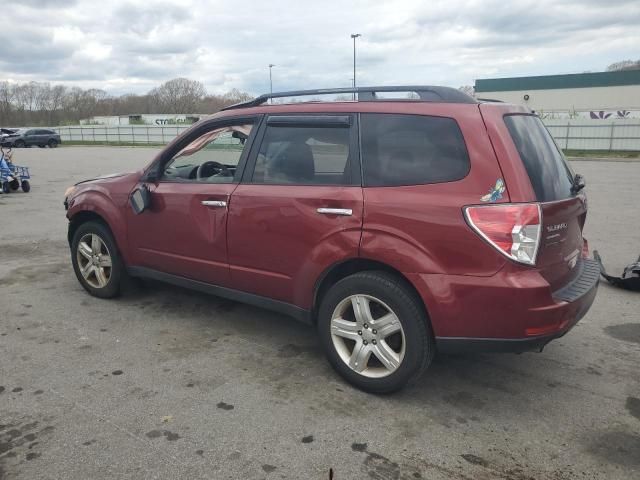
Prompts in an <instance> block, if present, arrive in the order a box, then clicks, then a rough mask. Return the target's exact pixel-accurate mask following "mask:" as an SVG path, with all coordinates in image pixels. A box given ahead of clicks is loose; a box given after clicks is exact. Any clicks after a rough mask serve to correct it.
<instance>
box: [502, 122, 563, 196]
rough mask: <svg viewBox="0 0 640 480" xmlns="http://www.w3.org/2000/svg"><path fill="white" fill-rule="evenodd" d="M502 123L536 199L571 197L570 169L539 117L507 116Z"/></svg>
mask: <svg viewBox="0 0 640 480" xmlns="http://www.w3.org/2000/svg"><path fill="white" fill-rule="evenodd" d="M504 122H505V124H506V125H507V129H508V130H509V133H510V134H511V138H512V139H513V143H514V144H515V146H516V149H517V150H518V153H519V154H520V159H521V160H522V163H523V165H524V168H525V170H526V171H527V174H528V175H529V180H530V181H531V186H532V187H533V190H534V192H535V194H536V198H537V199H538V201H539V202H552V201H554V200H562V199H565V198H568V197H570V196H571V186H572V184H573V176H574V175H573V172H572V171H571V168H570V167H569V165H567V162H566V161H565V159H564V155H563V154H562V153H561V152H560V149H559V148H558V146H557V145H556V143H555V142H554V140H553V137H551V134H550V133H549V132H548V131H547V129H546V128H545V126H544V125H543V123H542V121H541V120H540V118H538V117H537V116H534V115H506V116H505V117H504Z"/></svg>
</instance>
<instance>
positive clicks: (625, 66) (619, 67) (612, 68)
mask: <svg viewBox="0 0 640 480" xmlns="http://www.w3.org/2000/svg"><path fill="white" fill-rule="evenodd" d="M623 70H640V60H622V61H620V62H615V63H612V64H611V65H609V66H608V67H607V72H619V71H623Z"/></svg>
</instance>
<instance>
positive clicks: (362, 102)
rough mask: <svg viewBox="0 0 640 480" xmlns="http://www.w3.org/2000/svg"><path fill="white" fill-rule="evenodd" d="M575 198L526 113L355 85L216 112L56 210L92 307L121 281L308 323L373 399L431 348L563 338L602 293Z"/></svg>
mask: <svg viewBox="0 0 640 480" xmlns="http://www.w3.org/2000/svg"><path fill="white" fill-rule="evenodd" d="M401 92H410V95H409V96H405V97H404V98H398V96H399V95H401ZM345 93H346V94H348V96H347V97H346V98H347V100H344V98H345V97H342V98H343V100H341V101H332V102H318V101H312V102H300V101H298V102H296V103H290V104H284V103H277V104H272V103H267V102H272V101H273V100H272V99H273V98H284V97H299V96H312V97H313V96H315V97H317V96H320V95H324V94H345ZM351 95H353V100H351ZM389 95H391V96H394V97H395V98H391V99H390V98H388V96H389ZM385 97H387V98H385ZM582 187H584V181H583V180H582V177H581V176H580V175H575V174H574V173H573V172H572V171H571V168H570V167H569V166H568V165H567V163H566V161H565V159H564V157H563V155H562V153H561V152H560V151H559V149H558V147H557V146H556V144H555V143H554V141H553V139H552V138H551V136H550V135H549V133H548V132H547V130H546V129H545V127H544V126H543V124H542V122H541V121H540V119H539V118H538V117H537V116H535V115H534V114H532V113H531V112H530V111H529V110H527V109H525V108H524V107H520V106H514V105H507V104H503V103H498V102H491V101H487V102H483V101H476V100H475V99H473V98H471V97H469V96H467V95H466V94H464V93H462V92H460V91H458V90H455V89H451V88H446V87H415V86H411V87H366V88H363V87H359V88H357V89H331V90H313V91H300V92H285V93H279V94H272V95H263V96H261V97H258V98H256V99H255V100H252V101H249V102H246V103H243V104H238V105H234V106H232V107H228V108H226V109H225V110H224V111H222V112H220V113H218V114H216V115H214V116H212V117H210V118H207V119H204V120H201V121H200V122H198V123H196V124H195V125H194V126H193V127H191V128H190V129H189V130H187V131H186V132H184V133H183V134H182V135H180V136H179V137H178V138H176V139H175V140H174V141H172V142H171V143H170V144H169V145H168V146H167V147H166V148H164V149H163V150H162V151H161V152H160V153H159V154H158V155H157V157H156V158H155V159H154V160H153V161H152V162H151V163H150V164H149V165H148V166H147V167H146V168H145V169H144V170H142V171H137V172H133V173H127V174H122V175H112V176H109V177H101V178H97V179H93V180H88V181H86V182H81V183H79V184H77V185H75V186H74V187H71V188H70V189H69V190H68V191H67V194H66V198H65V206H66V208H67V218H68V219H69V235H68V239H69V244H70V247H71V258H72V262H73V268H74V270H75V273H76V276H77V277H78V280H79V281H80V283H81V284H82V286H83V287H84V288H85V289H86V290H87V291H88V292H89V293H91V294H92V295H95V296H98V297H102V298H106V297H113V296H115V295H117V294H118V292H119V290H120V286H121V283H122V282H123V280H124V279H125V277H126V276H131V277H142V278H152V279H156V280H161V281H165V282H168V283H171V284H174V285H178V286H181V287H186V288H192V289H196V290H200V291H202V292H207V293H211V294H214V295H219V296H223V297H227V298H230V299H233V300H237V301H242V302H246V303H250V304H253V305H259V306H262V307H265V308H271V309H274V310H277V311H280V312H282V313H285V314H288V315H291V316H293V317H295V318H297V319H298V320H301V321H304V322H307V323H309V324H312V325H314V326H315V327H316V328H317V329H318V333H319V336H320V340H321V343H322V345H323V348H324V350H325V352H326V355H327V357H328V359H329V361H330V362H331V364H332V365H333V367H334V368H335V369H336V370H337V371H338V373H340V374H341V375H342V376H343V377H344V378H345V379H347V380H348V381H349V382H351V383H352V384H354V385H356V386H357V387H359V388H361V389H363V390H366V391H370V392H389V391H393V390H397V389H399V388H401V387H402V386H403V385H405V384H406V383H407V382H408V381H410V380H413V379H415V378H417V377H418V376H419V375H420V374H421V373H422V372H423V371H424V369H425V368H426V367H427V366H428V365H429V363H430V361H431V359H432V358H433V355H434V354H435V352H436V351H454V350H457V351H460V350H489V351H514V352H522V351H525V350H536V349H537V350H540V349H542V347H543V346H544V345H545V344H546V343H547V342H549V341H551V340H552V339H554V338H557V337H559V336H561V335H564V334H565V333H566V332H567V331H568V330H569V329H570V328H571V327H572V326H573V325H575V323H576V322H577V321H578V320H579V319H580V318H581V317H582V316H583V315H584V314H585V313H586V312H587V310H588V309H589V307H590V306H591V304H592V303H593V300H594V298H595V295H596V290H597V285H598V277H599V269H598V266H597V264H596V263H595V262H594V261H593V260H590V259H588V258H587V256H588V249H587V246H586V241H585V240H584V239H583V237H582V228H583V225H584V222H585V216H586V213H587V201H586V197H585V194H584V192H583V191H582Z"/></svg>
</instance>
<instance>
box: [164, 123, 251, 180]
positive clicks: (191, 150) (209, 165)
mask: <svg viewBox="0 0 640 480" xmlns="http://www.w3.org/2000/svg"><path fill="white" fill-rule="evenodd" d="M252 128H253V125H252V124H244V125H234V126H228V127H221V128H217V129H215V130H211V131H209V132H207V133H205V134H203V135H201V136H200V137H198V138H196V139H195V140H193V141H192V142H191V143H189V144H188V145H187V146H186V147H184V148H183V149H182V150H180V151H179V152H178V153H177V154H176V155H174V157H173V158H172V159H171V160H170V161H169V162H168V163H167V164H166V166H165V167H164V172H163V175H162V180H164V181H185V182H206V183H232V182H233V181H234V177H235V174H236V169H237V167H238V163H239V162H240V158H241V157H242V153H243V151H244V149H245V144H246V142H247V139H248V138H249V135H250V134H251V129H252Z"/></svg>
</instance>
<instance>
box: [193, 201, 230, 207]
mask: <svg viewBox="0 0 640 480" xmlns="http://www.w3.org/2000/svg"><path fill="white" fill-rule="evenodd" d="M200 203H202V205H204V206H205V207H226V206H227V202H225V201H224V200H202V202H200Z"/></svg>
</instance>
